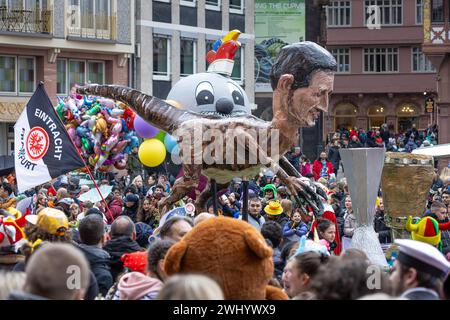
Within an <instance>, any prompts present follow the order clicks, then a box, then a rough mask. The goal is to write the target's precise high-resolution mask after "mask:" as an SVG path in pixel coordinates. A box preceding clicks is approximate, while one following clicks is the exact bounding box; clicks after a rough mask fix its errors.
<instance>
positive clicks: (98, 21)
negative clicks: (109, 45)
mask: <svg viewBox="0 0 450 320" xmlns="http://www.w3.org/2000/svg"><path fill="white" fill-rule="evenodd" d="M69 21H72V24H71V25H69V27H68V35H69V36H70V37H79V38H86V39H101V40H116V39H117V30H116V29H117V23H116V15H112V16H109V15H105V14H81V17H80V19H79V23H77V20H76V19H75V20H69Z"/></svg>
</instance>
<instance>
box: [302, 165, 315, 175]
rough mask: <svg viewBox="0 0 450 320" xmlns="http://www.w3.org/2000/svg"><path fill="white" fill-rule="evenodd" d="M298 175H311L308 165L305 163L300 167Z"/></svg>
mask: <svg viewBox="0 0 450 320" xmlns="http://www.w3.org/2000/svg"><path fill="white" fill-rule="evenodd" d="M300 173H301V175H302V176H303V177H305V176H306V175H307V174H308V173H312V168H311V164H310V163H305V164H304V165H303V164H301V165H300Z"/></svg>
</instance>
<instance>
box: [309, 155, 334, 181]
mask: <svg viewBox="0 0 450 320" xmlns="http://www.w3.org/2000/svg"><path fill="white" fill-rule="evenodd" d="M322 166H323V165H322V161H320V160H316V161H314V163H313V174H314V179H315V180H316V181H317V180H319V179H320V172H321V171H322ZM326 166H327V175H328V176H330V174H332V173H334V170H333V165H332V164H331V162H330V161H327V164H326Z"/></svg>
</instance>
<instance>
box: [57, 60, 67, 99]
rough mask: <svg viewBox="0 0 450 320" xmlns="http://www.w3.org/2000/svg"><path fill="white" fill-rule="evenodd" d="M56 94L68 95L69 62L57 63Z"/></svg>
mask: <svg viewBox="0 0 450 320" xmlns="http://www.w3.org/2000/svg"><path fill="white" fill-rule="evenodd" d="M56 94H60V95H63V94H67V60H65V59H58V60H57V61H56Z"/></svg>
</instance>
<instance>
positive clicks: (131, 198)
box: [122, 193, 139, 222]
mask: <svg viewBox="0 0 450 320" xmlns="http://www.w3.org/2000/svg"><path fill="white" fill-rule="evenodd" d="M138 209H139V196H138V195H136V194H133V193H130V194H128V195H127V196H126V197H125V204H124V206H123V211H122V215H125V216H128V217H129V218H130V219H131V220H133V222H136V216H137V213H138Z"/></svg>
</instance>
